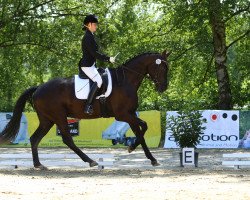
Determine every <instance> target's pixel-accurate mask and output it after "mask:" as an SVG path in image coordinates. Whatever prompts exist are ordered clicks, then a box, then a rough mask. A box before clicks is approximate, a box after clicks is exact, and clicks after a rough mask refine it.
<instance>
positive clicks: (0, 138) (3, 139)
mask: <svg viewBox="0 0 250 200" xmlns="http://www.w3.org/2000/svg"><path fill="white" fill-rule="evenodd" d="M37 88H38V87H31V88H29V89H27V90H26V91H25V92H24V93H23V94H22V95H21V96H20V97H19V99H18V100H17V102H16V105H15V107H14V111H13V116H12V118H11V120H10V121H9V123H8V124H7V125H6V127H5V128H4V130H3V131H2V132H1V133H0V144H4V143H7V142H11V141H12V140H13V139H15V138H16V136H17V134H18V131H19V128H20V121H21V117H22V112H23V110H24V107H25V103H26V101H27V100H31V97H32V94H33V93H34V92H35V91H36V89H37Z"/></svg>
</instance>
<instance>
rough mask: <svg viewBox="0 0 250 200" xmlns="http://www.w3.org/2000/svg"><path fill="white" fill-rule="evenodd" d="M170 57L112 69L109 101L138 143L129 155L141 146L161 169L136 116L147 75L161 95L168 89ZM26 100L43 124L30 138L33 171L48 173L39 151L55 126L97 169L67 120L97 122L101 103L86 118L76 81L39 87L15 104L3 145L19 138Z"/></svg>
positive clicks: (145, 57)
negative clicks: (38, 169) (139, 89)
mask: <svg viewBox="0 0 250 200" xmlns="http://www.w3.org/2000/svg"><path fill="white" fill-rule="evenodd" d="M168 55H169V53H167V52H166V51H164V52H163V53H162V54H158V53H143V54H141V55H138V56H136V57H134V58H132V59H131V60H129V61H128V62H126V63H125V64H123V65H121V66H119V67H118V68H110V73H111V77H112V87H113V90H112V93H111V95H110V96H109V97H107V100H106V101H107V109H108V110H109V112H110V116H113V117H115V119H116V120H118V121H124V122H127V123H128V124H129V125H130V127H131V129H132V131H133V132H134V134H135V135H136V141H135V144H134V145H132V146H130V147H129V149H128V151H129V152H132V151H133V150H135V149H136V147H137V146H138V145H139V144H141V146H142V148H143V150H144V152H145V155H146V157H147V158H148V159H150V160H151V164H152V165H153V166H158V165H159V163H158V162H157V160H156V159H155V158H154V157H153V155H152V154H151V152H150V151H149V149H148V147H147V145H146V142H145V139H144V134H145V132H146V131H147V123H146V122H145V121H143V120H141V119H140V118H138V117H137V115H136V110H137V108H138V96H137V91H138V88H139V86H140V84H141V82H142V80H143V78H144V77H145V76H146V75H147V74H148V75H149V78H150V79H151V80H153V82H154V84H155V86H156V89H157V90H158V91H159V92H163V91H165V90H166V89H167V84H168V83H167V74H168V63H167V57H168ZM27 100H30V101H31V103H33V106H34V109H35V110H36V112H37V116H38V119H39V122H40V124H39V126H38V128H37V129H36V131H35V132H34V134H33V135H32V136H31V138H30V142H31V149H32V156H33V163H34V167H36V168H40V169H46V167H44V166H43V165H42V164H41V163H40V161H39V157H38V149H37V148H38V144H39V142H40V141H41V140H42V138H43V137H44V136H45V135H46V134H47V133H48V131H49V130H50V129H51V127H52V126H53V125H54V124H56V125H57V126H58V128H59V130H60V132H61V134H62V140H63V142H64V143H65V144H66V145H67V146H68V147H69V148H70V149H72V150H73V151H74V152H75V153H76V154H77V155H78V156H79V157H80V158H81V159H82V160H83V161H84V162H88V163H89V165H90V167H93V166H96V165H97V163H96V162H95V161H93V160H92V159H90V158H89V157H88V156H87V155H86V154H84V153H83V152H82V151H81V150H80V149H79V148H78V147H77V146H76V145H75V144H74V141H73V139H72V136H71V135H70V132H69V128H68V123H67V117H73V118H78V119H94V118H99V117H100V115H101V114H100V113H101V108H100V104H99V100H94V102H93V109H94V113H93V115H86V114H84V112H83V108H84V106H85V102H86V101H84V100H79V99H77V98H76V97H75V90H74V78H57V79H53V80H51V81H48V82H47V83H44V84H42V85H40V86H37V87H31V88H29V89H27V90H26V91H25V92H24V93H23V94H22V95H21V96H20V97H19V99H18V100H17V102H16V105H15V107H14V111H13V117H12V118H11V120H10V122H9V123H8V124H7V126H6V127H5V129H4V130H3V131H2V133H1V136H0V144H3V143H6V142H10V141H12V140H13V139H14V138H15V137H16V136H17V133H18V130H19V126H20V119H21V115H22V112H23V110H24V107H25V103H26V101H27Z"/></svg>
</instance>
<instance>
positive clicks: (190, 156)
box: [182, 148, 194, 166]
mask: <svg viewBox="0 0 250 200" xmlns="http://www.w3.org/2000/svg"><path fill="white" fill-rule="evenodd" d="M182 160H183V166H185V165H189V166H190V165H193V166H194V148H183V150H182Z"/></svg>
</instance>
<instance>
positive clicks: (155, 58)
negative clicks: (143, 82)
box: [148, 51, 170, 92]
mask: <svg viewBox="0 0 250 200" xmlns="http://www.w3.org/2000/svg"><path fill="white" fill-rule="evenodd" d="M169 55H170V53H169V52H167V51H164V52H163V53H162V54H152V55H151V56H150V58H151V59H150V62H149V64H148V74H149V76H150V78H151V79H152V80H153V82H154V83H155V86H156V89H157V91H158V92H164V91H165V90H166V89H167V86H168V71H169V66H168V61H167V57H168V56H169Z"/></svg>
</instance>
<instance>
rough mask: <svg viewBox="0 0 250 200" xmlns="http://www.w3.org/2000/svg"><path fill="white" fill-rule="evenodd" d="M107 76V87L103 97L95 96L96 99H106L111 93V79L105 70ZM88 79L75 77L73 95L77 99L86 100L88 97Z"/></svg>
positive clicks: (107, 70)
mask: <svg viewBox="0 0 250 200" xmlns="http://www.w3.org/2000/svg"><path fill="white" fill-rule="evenodd" d="M105 71H106V72H107V74H108V87H107V91H106V92H105V94H104V95H100V96H97V97H96V99H99V98H100V97H108V96H109V95H110V94H111V91H112V78H111V75H110V72H109V69H107V68H106V69H105ZM89 91H90V87H89V79H81V78H79V76H78V75H75V95H76V98H78V99H87V98H88V95H89Z"/></svg>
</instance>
